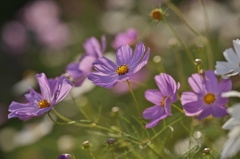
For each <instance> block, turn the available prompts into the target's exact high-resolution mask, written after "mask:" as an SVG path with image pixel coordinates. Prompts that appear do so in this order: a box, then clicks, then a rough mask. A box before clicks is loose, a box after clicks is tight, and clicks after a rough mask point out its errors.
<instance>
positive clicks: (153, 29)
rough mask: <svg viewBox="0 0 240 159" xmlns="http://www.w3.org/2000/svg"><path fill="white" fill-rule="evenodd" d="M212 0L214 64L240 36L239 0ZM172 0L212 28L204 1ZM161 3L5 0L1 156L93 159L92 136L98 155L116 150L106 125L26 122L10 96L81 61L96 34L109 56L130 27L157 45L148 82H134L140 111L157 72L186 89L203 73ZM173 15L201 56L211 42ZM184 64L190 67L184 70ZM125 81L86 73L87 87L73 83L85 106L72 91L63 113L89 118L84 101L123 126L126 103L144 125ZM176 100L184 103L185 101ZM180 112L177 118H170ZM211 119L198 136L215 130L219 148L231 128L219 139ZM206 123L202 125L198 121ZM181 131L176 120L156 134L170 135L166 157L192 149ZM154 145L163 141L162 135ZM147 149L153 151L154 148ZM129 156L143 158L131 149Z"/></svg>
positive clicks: (0, 7)
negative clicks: (156, 17)
mask: <svg viewBox="0 0 240 159" xmlns="http://www.w3.org/2000/svg"><path fill="white" fill-rule="evenodd" d="M205 1H206V9H207V12H208V18H209V37H210V44H211V46H212V52H213V54H214V56H213V61H212V63H213V64H214V65H215V62H216V61H221V60H224V58H223V54H222V53H223V51H224V50H225V49H227V48H229V47H232V40H234V39H237V38H240V29H239V26H240V1H239V0H205ZM172 2H173V4H175V5H176V6H177V7H178V8H179V9H180V10H181V11H182V12H183V14H184V16H185V17H186V18H187V20H188V22H189V23H190V24H191V25H192V26H193V27H194V28H195V29H196V30H198V31H199V32H200V33H202V34H205V20H204V12H203V8H202V6H201V3H200V2H199V1H198V0H172ZM159 6H162V7H163V9H167V8H168V6H166V5H165V4H164V3H162V1H161V0H36V1H33V0H31V1H30V0H28V1H27V0H17V1H9V0H1V1H0V11H1V14H0V72H1V75H0V88H1V90H0V158H1V159H25V158H29V156H34V157H32V158H34V159H50V158H51V159H53V158H57V156H58V155H59V154H61V153H73V154H74V155H75V156H76V158H84V159H85V158H86V159H87V158H91V157H90V155H89V153H88V152H87V151H85V150H82V148H81V147H82V146H81V145H82V142H84V141H86V140H89V141H90V142H91V143H92V147H91V149H90V150H91V151H92V152H93V154H94V155H96V156H102V158H110V154H111V153H110V150H109V148H108V146H107V145H106V140H107V139H108V138H109V135H108V134H106V132H101V131H99V130H95V129H86V128H80V127H76V126H73V125H69V126H59V125H54V124H53V123H52V122H51V121H50V120H49V118H48V116H47V115H43V116H40V117H36V118H33V119H31V120H29V121H26V122H22V121H20V120H19V119H10V120H8V119H7V115H8V106H9V104H10V103H11V101H17V102H25V101H26V100H25V98H24V94H26V93H28V90H29V88H30V87H31V88H34V89H35V90H37V91H39V88H38V84H37V83H36V80H35V74H36V73H41V72H44V73H45V74H46V75H47V77H49V78H54V77H56V76H60V75H61V74H63V73H65V69H66V66H67V65H68V64H69V63H70V62H72V61H78V60H79V58H80V57H81V55H82V54H83V53H84V49H83V46H82V45H83V43H84V41H85V40H86V39H87V38H89V37H91V36H94V37H96V38H97V39H98V40H100V39H101V36H102V35H105V36H106V39H107V49H106V53H105V55H106V56H108V57H109V58H114V57H115V49H114V48H113V47H112V42H113V40H114V38H115V35H116V34H118V33H120V32H125V31H126V30H127V29H128V28H134V29H136V31H137V33H138V34H137V40H136V41H135V43H137V42H139V41H142V42H143V43H144V44H145V46H146V47H150V48H151V57H150V60H149V64H148V65H147V67H146V68H144V69H143V71H142V73H141V76H140V77H138V79H139V78H140V79H141V82H142V83H143V84H144V86H142V87H138V86H136V87H135V93H136V96H137V98H138V101H139V103H141V105H142V106H141V111H143V110H144V109H145V108H147V107H149V106H151V104H150V103H149V102H147V101H146V100H145V99H144V96H143V94H144V91H145V90H146V89H149V88H152V89H153V88H156V85H155V83H154V80H153V77H154V76H155V75H156V74H159V73H160V72H167V73H168V74H171V75H172V76H173V77H174V79H175V80H176V81H180V82H181V84H182V87H181V91H184V90H186V89H190V87H189V86H188V85H187V78H188V77H189V75H191V74H192V73H194V72H196V70H195V68H192V67H189V65H190V64H189V61H188V59H187V58H186V55H185V53H184V51H183V50H182V48H181V46H179V44H178V42H177V40H176V39H175V38H174V36H173V34H172V33H171V32H170V31H169V29H168V28H167V27H166V26H165V25H164V23H162V22H160V23H158V24H157V23H156V22H154V21H153V20H152V19H151V18H150V16H149V13H150V12H151V10H152V9H154V8H158V7H159ZM166 19H167V20H168V22H169V23H170V24H171V25H172V27H173V28H174V29H175V30H176V31H177V33H178V34H179V35H180V36H181V38H182V39H183V40H184V42H185V43H186V44H187V46H188V47H189V48H190V50H191V52H192V54H193V56H194V58H200V57H199V48H200V49H201V48H203V49H204V48H205V43H204V42H203V41H202V40H201V38H199V37H198V36H196V35H195V34H194V33H193V32H191V30H189V28H188V27H187V26H186V25H185V24H184V23H183V22H182V21H181V19H180V18H179V17H178V15H176V14H175V13H173V12H172V10H171V9H168V10H167V17H166ZM133 47H134V45H133ZM176 53H179V54H180V55H181V56H180V59H179V58H177V59H178V60H180V61H182V65H181V68H179V67H178V62H177V59H176V58H173V57H174V56H175V54H176ZM204 58H205V59H206V60H205V61H204V60H203V64H204V65H203V66H204V68H203V69H205V70H206V69H214V67H212V66H210V64H209V63H208V62H206V61H207V58H206V57H204ZM214 65H213V66H214ZM179 69H180V70H179ZM181 70H183V71H184V72H182V73H180V74H179V72H180V71H181ZM232 80H233V82H234V88H236V89H237V88H238V87H239V85H240V82H238V81H239V77H234V78H232ZM125 86H127V85H126V84H125ZM120 88H122V87H121V86H120V87H119V86H116V87H115V88H113V89H111V90H106V89H104V88H101V87H96V86H94V85H93V84H91V82H90V81H88V80H86V81H85V82H84V84H83V85H82V86H81V87H78V88H75V89H74V90H73V94H74V96H75V98H76V101H77V103H78V105H75V104H74V102H73V101H72V100H71V98H69V97H68V98H67V99H66V100H64V101H63V102H61V103H60V104H58V105H57V106H56V109H57V110H58V111H59V112H60V113H62V114H63V115H64V116H67V117H69V118H71V119H73V120H77V119H82V116H81V114H80V113H79V108H78V107H82V108H83V109H84V110H85V111H86V112H87V113H88V115H89V116H90V118H92V120H95V119H96V116H98V115H99V114H101V115H100V118H99V121H100V122H101V123H104V124H105V125H107V126H114V125H115V126H116V125H117V124H116V123H118V122H120V125H124V121H121V120H118V119H117V118H116V117H115V116H114V112H115V111H116V109H117V108H119V109H120V112H121V113H122V115H123V116H124V117H125V118H128V119H129V120H130V122H131V124H133V125H138V123H137V122H136V120H134V119H131V113H135V107H129V105H131V104H132V105H133V104H134V103H133V100H132V98H131V96H130V94H129V93H128V92H127V91H126V90H124V88H123V89H120ZM103 94H104V95H103ZM100 105H101V106H100ZM177 105H178V106H180V103H177ZM116 107H117V108H116ZM117 111H118V109H117ZM100 112H101V113H100ZM176 114H177V112H176ZM173 119H174V117H173V118H172V119H169V121H172V120H173ZM214 120H215V119H214ZM224 121H226V119H223V120H216V122H217V123H218V124H219V123H220V124H222V123H223V122H224ZM186 122H188V121H187V119H186ZM203 123H204V122H203ZM203 123H202V124H203ZM131 124H130V125H131ZM204 124H205V125H204V126H205V128H204V130H202V129H201V128H199V131H196V136H197V138H199V140H200V138H201V137H202V136H203V134H210V135H208V138H207V140H209V141H208V142H209V143H213V144H210V145H212V146H213V147H214V146H215V147H214V149H216V150H218V153H219V151H220V150H221V146H222V145H223V143H224V141H225V140H226V133H227V132H225V131H223V130H221V131H220V132H218V133H219V134H218V135H219V136H220V137H219V138H216V136H214V133H212V132H213V129H214V128H213V127H212V126H211V125H209V127H208V121H206V122H205V123H204ZM138 126H139V125H138ZM201 126H203V125H200V126H199V127H201ZM218 126H219V125H218ZM220 126H221V125H220ZM129 127H130V126H129ZM139 127H140V126H139ZM158 127H159V128H156V130H159V129H160V128H161V125H160V126H158ZM176 131H178V127H172V129H171V130H170V129H169V132H171V137H170V136H169V132H166V133H165V136H164V134H163V136H162V137H161V138H159V139H157V140H159V143H161V142H160V141H162V143H163V142H164V143H163V144H165V148H166V147H167V150H166V149H165V148H164V146H163V148H161V149H160V150H159V151H160V152H162V153H163V156H164V154H165V155H166V156H169V155H167V154H168V153H170V152H171V154H173V155H176V156H177V155H181V154H184V151H185V152H186V150H184V149H183V150H180V149H179V148H176V147H181V146H179V145H177V144H179V143H180V141H184V142H185V139H186V137H187V136H188V133H187V132H184V131H182V132H178V133H176ZM208 131H209V132H210V133H208ZM169 138H171V141H170V140H169ZM204 139H205V138H204ZM178 141H179V142H178ZM127 144H128V143H126V142H118V145H117V148H116V150H115V151H116V152H115V153H116V154H117V155H120V154H124V152H125V151H126V150H129V149H130V148H129V146H126V145H127ZM198 144H199V143H198ZM155 145H156V146H157V141H156V143H155ZM174 145H175V146H174ZM217 145H219V147H217ZM201 147H204V146H203V145H201ZM134 148H136V152H143V153H142V154H144V153H145V150H144V149H141V146H140V147H139V146H137V147H134ZM146 152H147V154H145V155H148V156H151V152H149V151H146ZM135 155H136V154H135ZM143 156H144V155H143ZM119 158H126V156H123V157H121V156H120V157H119ZM129 158H137V157H136V156H135V157H131V155H129Z"/></svg>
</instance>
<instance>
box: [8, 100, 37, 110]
mask: <svg viewBox="0 0 240 159" xmlns="http://www.w3.org/2000/svg"><path fill="white" fill-rule="evenodd" d="M28 107H34V106H33V105H32V104H30V103H18V102H12V103H11V104H10V106H9V108H8V111H10V112H13V111H15V110H16V109H21V108H28Z"/></svg>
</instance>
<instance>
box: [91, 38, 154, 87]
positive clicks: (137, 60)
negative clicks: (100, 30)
mask: <svg viewBox="0 0 240 159" xmlns="http://www.w3.org/2000/svg"><path fill="white" fill-rule="evenodd" d="M144 52H145V46H144V44H143V43H141V42H140V43H138V44H137V46H136V49H135V51H134V55H132V49H131V48H130V47H129V46H128V45H123V46H121V47H120V48H119V49H118V50H117V55H116V61H117V64H115V63H113V62H112V61H111V60H109V59H108V58H106V57H102V58H99V59H98V60H97V61H96V62H94V63H93V66H94V68H95V69H96V70H97V71H98V72H93V73H91V74H89V75H88V79H89V80H91V81H92V82H93V83H94V84H96V85H98V86H102V87H105V88H112V87H113V86H114V85H116V83H117V82H119V81H124V80H127V79H129V77H130V76H131V75H132V74H134V73H136V72H138V71H139V70H140V69H141V68H142V67H143V66H145V65H146V64H147V62H148V58H149V55H150V49H149V48H148V50H147V52H146V54H145V55H144Z"/></svg>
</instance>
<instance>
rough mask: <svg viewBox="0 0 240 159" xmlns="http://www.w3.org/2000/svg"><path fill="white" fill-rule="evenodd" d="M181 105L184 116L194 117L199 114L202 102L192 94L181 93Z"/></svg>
mask: <svg viewBox="0 0 240 159" xmlns="http://www.w3.org/2000/svg"><path fill="white" fill-rule="evenodd" d="M181 103H182V105H183V110H184V112H185V114H186V116H195V115H198V114H199V113H201V111H202V109H203V108H202V105H203V102H202V101H199V100H198V96H197V95H196V94H195V93H194V92H183V94H182V96H181Z"/></svg>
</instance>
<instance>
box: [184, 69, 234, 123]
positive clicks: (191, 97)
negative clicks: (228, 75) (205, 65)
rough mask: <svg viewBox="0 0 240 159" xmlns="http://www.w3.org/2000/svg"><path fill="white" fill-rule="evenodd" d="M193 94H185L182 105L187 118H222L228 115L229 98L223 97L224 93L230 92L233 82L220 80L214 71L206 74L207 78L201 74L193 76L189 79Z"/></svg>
mask: <svg viewBox="0 0 240 159" xmlns="http://www.w3.org/2000/svg"><path fill="white" fill-rule="evenodd" d="M188 83H189V85H190V86H191V87H192V90H193V92H183V94H182V96H181V103H182V105H183V108H184V111H185V114H186V115H187V116H195V115H199V116H198V117H197V118H198V119H202V118H205V117H207V116H209V115H212V116H214V117H217V118H220V117H223V116H225V115H227V110H226V109H227V108H226V106H225V105H226V104H227V102H228V98H223V97H221V94H222V93H223V92H227V91H230V90H231V88H232V82H231V81H230V80H229V79H222V80H221V81H220V83H218V78H217V76H216V75H215V74H214V72H213V71H211V70H209V71H206V72H205V78H203V77H202V76H201V75H200V74H197V73H196V74H193V75H192V76H191V77H189V78H188Z"/></svg>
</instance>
